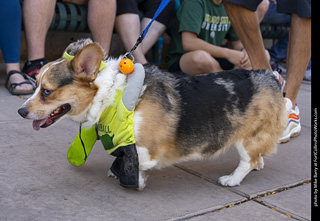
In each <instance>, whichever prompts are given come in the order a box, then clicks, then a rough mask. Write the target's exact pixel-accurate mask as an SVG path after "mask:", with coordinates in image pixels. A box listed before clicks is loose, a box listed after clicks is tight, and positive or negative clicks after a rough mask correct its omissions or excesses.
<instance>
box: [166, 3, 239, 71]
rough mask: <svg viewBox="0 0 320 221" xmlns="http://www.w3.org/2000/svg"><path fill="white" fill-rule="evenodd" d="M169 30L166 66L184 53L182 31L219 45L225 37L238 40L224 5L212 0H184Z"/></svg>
mask: <svg viewBox="0 0 320 221" xmlns="http://www.w3.org/2000/svg"><path fill="white" fill-rule="evenodd" d="M171 31H172V32H171V42H170V46H169V50H168V55H167V57H166V61H167V64H168V67H170V66H171V65H172V64H174V63H175V62H176V61H177V60H178V59H179V58H180V57H181V56H182V55H183V54H184V53H186V52H185V51H184V50H183V47H182V39H181V32H183V31H188V32H193V33H195V34H197V36H198V37H199V38H200V39H202V40H204V41H206V42H208V43H210V44H213V45H216V46H221V44H222V41H223V39H225V38H226V39H228V40H230V41H237V40H239V38H238V37H237V35H236V33H235V31H234V30H233V28H232V27H231V23H230V21H229V18H228V16H227V13H226V11H225V9H224V5H223V4H222V3H221V4H219V5H216V4H214V3H213V2H212V0H184V1H183V3H182V5H181V8H180V9H179V11H178V12H177V18H176V20H175V21H174V23H173V26H172V29H171Z"/></svg>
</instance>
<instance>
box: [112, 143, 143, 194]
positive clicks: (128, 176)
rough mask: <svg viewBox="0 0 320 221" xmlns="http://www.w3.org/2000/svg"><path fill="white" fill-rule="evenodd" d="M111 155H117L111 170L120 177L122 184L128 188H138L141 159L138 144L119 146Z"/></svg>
mask: <svg viewBox="0 0 320 221" xmlns="http://www.w3.org/2000/svg"><path fill="white" fill-rule="evenodd" d="M111 155H113V156H115V157H117V158H116V159H115V161H114V162H113V164H112V166H111V168H110V170H111V172H112V173H113V174H114V175H115V176H116V177H117V178H119V181H120V186H122V187H125V188H128V189H138V188H139V160H138V154H137V150H136V145H135V144H131V145H128V146H124V147H119V148H118V149H116V150H115V151H114V152H113V153H112V154H111Z"/></svg>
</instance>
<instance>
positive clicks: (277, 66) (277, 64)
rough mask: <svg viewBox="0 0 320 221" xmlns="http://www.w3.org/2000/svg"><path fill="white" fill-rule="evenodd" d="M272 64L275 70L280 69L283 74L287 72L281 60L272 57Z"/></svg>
mask: <svg viewBox="0 0 320 221" xmlns="http://www.w3.org/2000/svg"><path fill="white" fill-rule="evenodd" d="M270 66H271V68H272V70H273V71H278V70H280V71H281V73H282V74H286V73H287V69H286V68H285V67H283V66H282V65H281V61H279V60H274V59H272V58H271V61H270Z"/></svg>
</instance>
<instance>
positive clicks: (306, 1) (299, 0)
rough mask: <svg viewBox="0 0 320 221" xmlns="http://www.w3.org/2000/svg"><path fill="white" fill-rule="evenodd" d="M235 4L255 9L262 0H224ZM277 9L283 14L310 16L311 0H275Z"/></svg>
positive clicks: (301, 16)
mask: <svg viewBox="0 0 320 221" xmlns="http://www.w3.org/2000/svg"><path fill="white" fill-rule="evenodd" d="M225 1H227V2H230V3H233V4H235V5H240V6H243V7H245V8H247V9H249V10H251V11H256V10H257V7H258V5H259V4H260V3H261V2H262V0H225ZM277 4H278V7H277V11H278V12H280V13H285V14H298V16H299V17H300V18H311V0H277Z"/></svg>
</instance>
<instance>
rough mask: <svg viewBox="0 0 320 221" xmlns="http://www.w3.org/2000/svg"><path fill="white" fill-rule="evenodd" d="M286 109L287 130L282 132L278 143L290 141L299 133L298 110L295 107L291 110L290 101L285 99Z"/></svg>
mask: <svg viewBox="0 0 320 221" xmlns="http://www.w3.org/2000/svg"><path fill="white" fill-rule="evenodd" d="M285 102H286V109H287V111H288V113H289V121H288V124H287V128H286V129H285V130H284V132H283V134H282V136H281V138H280V140H279V142H280V143H286V142H288V141H289V140H290V138H293V137H296V136H298V135H299V134H300V132H301V124H300V110H299V108H298V106H297V105H296V106H295V109H294V110H293V109H292V102H291V100H290V99H288V98H285Z"/></svg>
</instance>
